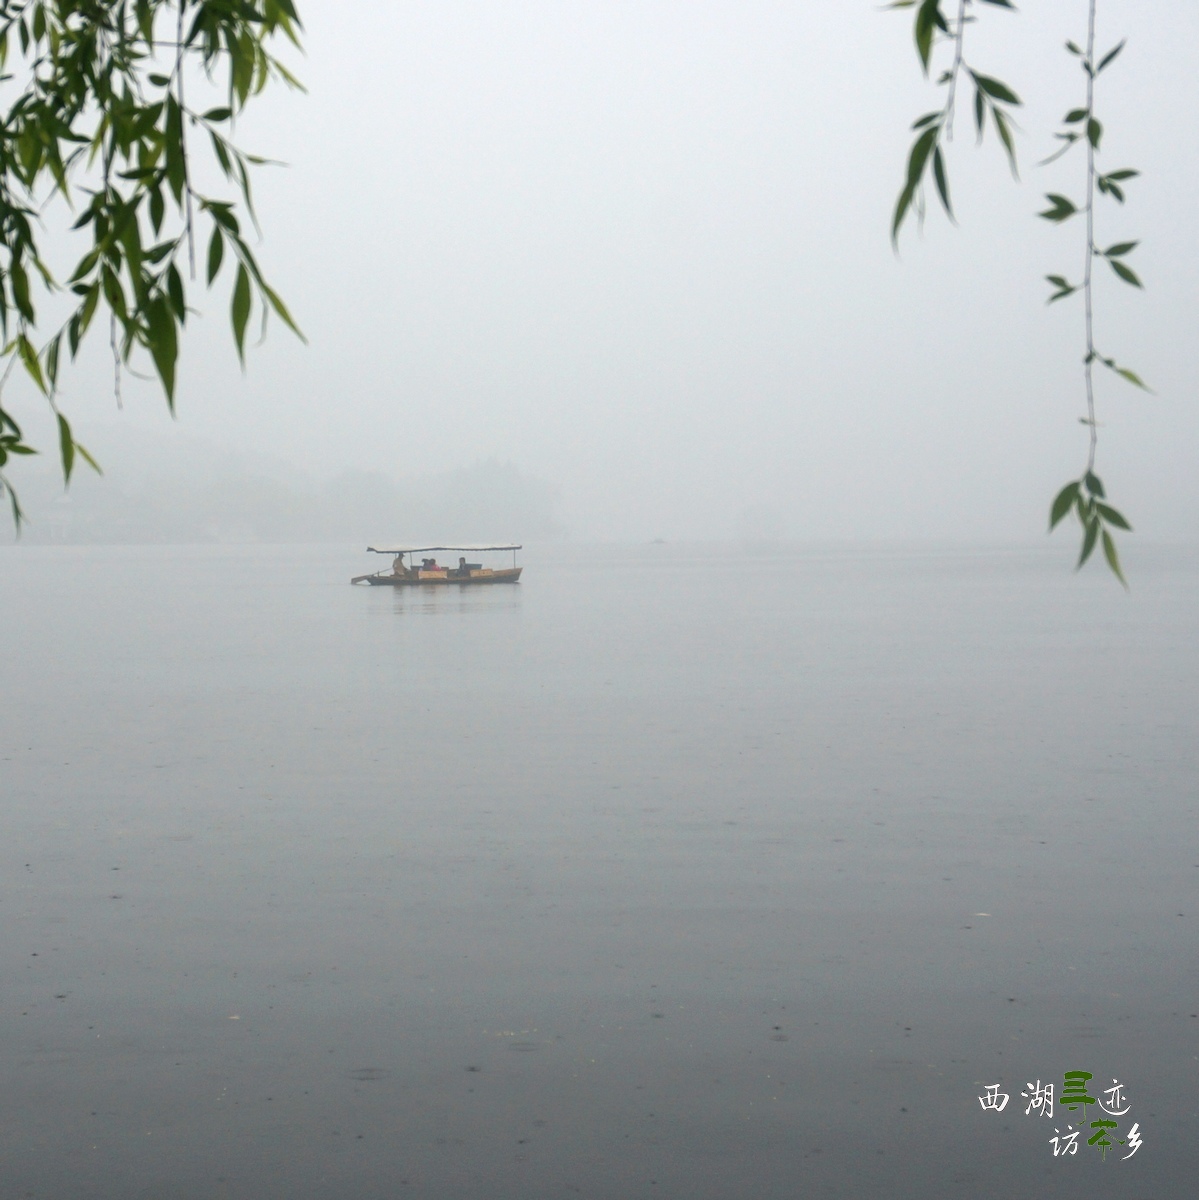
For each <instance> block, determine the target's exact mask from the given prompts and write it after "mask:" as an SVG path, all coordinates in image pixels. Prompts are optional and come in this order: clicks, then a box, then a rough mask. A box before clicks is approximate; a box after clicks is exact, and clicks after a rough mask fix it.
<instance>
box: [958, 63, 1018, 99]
mask: <svg viewBox="0 0 1199 1200" xmlns="http://www.w3.org/2000/svg"><path fill="white" fill-rule="evenodd" d="M970 77H971V78H972V79H973V80H974V82H975V83H976V84H977V85H978V86H979V88H981V89H982V91H984V92H986V93H987V95H988V96H990V97H991V98H992V99H993V100H999V101H1002V103H1004V104H1019V103H1020V97H1019V96H1017V95H1016V93H1015V92H1013V91H1012V89H1011V88H1010V87H1008V85H1007V84H1006V83H1004V82H1003V81H1002V80H999V79H993V78H992V77H991V76H990V75H979V74H978V73H977V72H976V71H971V72H970Z"/></svg>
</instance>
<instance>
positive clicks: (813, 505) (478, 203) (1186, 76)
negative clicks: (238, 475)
mask: <svg viewBox="0 0 1199 1200" xmlns="http://www.w3.org/2000/svg"><path fill="white" fill-rule="evenodd" d="M982 7H983V12H982V17H983V20H982V22H981V24H980V25H979V27H978V29H977V31H976V34H975V36H973V37H972V41H971V44H970V46H969V48H968V55H969V57H970V58H971V59H972V60H973V61H974V62H975V63H976V65H977V66H978V67H979V68H980V69H982V70H984V71H987V72H988V73H993V74H996V75H998V76H1000V77H1001V78H1004V79H1005V80H1007V81H1008V82H1009V83H1010V84H1011V85H1012V86H1013V87H1014V88H1015V89H1016V90H1017V91H1018V92H1019V93H1020V94H1021V95H1022V96H1023V97H1024V99H1025V100H1026V107H1025V109H1024V110H1023V112H1022V115H1021V116H1020V123H1021V125H1022V128H1023V133H1022V135H1021V137H1020V141H1019V151H1020V156H1021V163H1022V172H1021V173H1022V176H1023V183H1022V184H1020V185H1017V184H1014V183H1013V182H1012V180H1011V177H1010V174H1009V172H1008V170H1007V167H1006V165H1005V163H1004V161H1003V159H1002V157H1001V155H1000V154H999V152H998V148H997V146H996V145H995V143H994V140H993V137H990V136H989V137H988V142H987V144H986V145H984V146H983V148H982V150H981V151H978V150H976V149H975V148H974V146H973V133H972V122H971V119H970V116H969V106H968V104H967V105H965V106H963V109H962V113H961V119H960V121H959V123H958V129H959V136H958V138H957V140H956V142H955V144H954V147H953V151H954V152H953V155H952V162H951V183H952V186H953V190H954V195H955V201H956V206H957V209H958V215H959V220H960V225H959V227H958V228H956V229H955V228H953V227H952V226H950V225H949V224H948V222H947V221H946V220H945V219H944V217H943V216H942V215H941V214H940V213H939V212H936V213H933V214H932V215H931V217H930V220H929V221H928V223H927V226H926V230H925V233H924V235H923V236H920V235H919V234H918V233H917V232H916V230H915V229H914V228H913V229H911V230H910V231H908V232H907V233H906V234H905V236H904V238H903V243H902V253H901V256H900V257H896V256H895V255H894V254H893V253H892V250H891V247H890V244H889V240H888V226H889V217H890V211H891V207H892V204H893V202H894V196H895V192H896V190H897V187H898V184H899V182H900V176H901V170H902V165H903V162H904V160H905V157H906V153H907V148H908V145H909V133H908V127H909V125H910V123H911V121H912V119H913V118H914V117H916V116H918V115H919V114H921V113H923V112H925V111H928V110H929V109H930V108H932V107H934V106H935V104H936V103H937V96H936V95H935V94H934V91H935V89H933V88H932V87H931V86H930V85H926V84H924V83H923V82H922V81H921V79H920V75H919V68H918V64H917V62H916V59H915V56H914V54H913V52H912V49H911V41H910V32H909V29H910V20H909V17H908V15H907V14H895V13H885V12H882V11H880V10H879V7H878V6H876V5H873V4H870V3H866V2H864V0H863V2H859V0H835V2H834V3H827V2H817V0H790V2H783V0H736V2H735V3H733V2H726V0H720V2H715V0H713V2H702V0H688V2H683V0H675V2H667V0H629V2H622V0H595V2H575V0H488V2H485V3H484V2H475V3H465V2H459V0H426V2H422V3H409V2H405V0H377V2H366V0H354V2H341V3H330V2H329V0H324V2H322V0H301V4H300V8H301V15H302V17H303V19H304V22H305V26H306V31H307V32H306V38H305V41H306V50H307V54H306V56H305V57H304V58H303V59H300V58H299V57H298V56H296V55H292V60H295V65H296V70H297V72H298V73H299V74H300V75H301V77H302V78H303V79H304V81H305V83H306V85H307V87H308V94H307V95H299V94H295V93H288V92H286V91H283V90H280V91H279V92H278V94H276V95H274V96H272V97H268V98H267V99H265V100H263V101H260V102H259V105H258V108H257V111H256V112H252V113H251V114H250V115H249V116H248V118H247V119H246V120H245V121H243V122H242V124H241V127H240V131H239V133H240V136H239V140H240V142H241V143H242V145H243V146H244V147H245V148H247V149H249V150H251V151H254V152H258V153H263V154H266V155H268V156H270V157H274V158H279V159H282V160H285V161H286V162H287V163H288V164H290V165H289V166H288V167H287V168H286V169H266V168H264V169H263V170H262V171H260V172H259V176H258V180H257V184H256V195H257V199H258V206H259V213H260V217H261V221H262V226H263V230H264V241H263V243H262V246H261V261H262V263H263V266H264V269H265V271H266V273H267V275H268V278H270V279H271V280H272V281H273V282H274V283H275V284H276V286H277V288H278V290H279V291H280V292H281V293H282V294H283V295H284V296H285V297H286V299H287V300H288V302H289V304H290V306H291V309H292V311H293V313H294V314H295V316H296V318H297V320H298V321H299V323H300V324H301V325H302V326H303V328H304V329H305V331H306V333H307V334H308V337H309V343H310V344H309V346H308V347H307V348H305V347H304V346H302V345H300V344H299V343H298V342H297V341H296V340H295V339H294V338H292V337H291V336H290V335H289V334H287V333H286V331H285V330H284V329H283V328H282V326H281V325H279V324H278V323H276V324H275V325H274V327H273V328H272V330H271V332H270V334H269V336H268V339H267V342H266V344H265V345H264V346H262V347H261V348H258V349H255V350H253V351H252V353H251V354H250V356H249V364H248V369H247V371H246V373H245V375H244V376H243V375H242V373H241V372H240V370H239V368H238V366H237V360H236V356H235V354H234V352H233V348H232V341H231V337H230V335H229V331H228V320H227V316H226V313H227V292H226V291H225V290H224V288H222V289H220V291H219V293H218V294H216V295H213V296H211V297H208V298H206V299H205V301H204V313H205V316H204V319H203V320H202V321H196V322H194V323H192V324H190V325H189V332H188V336H187V340H186V341H185V343H184V347H183V354H182V361H181V385H180V398H179V420H178V423H177V425H176V426H175V429H176V431H181V432H182V433H183V434H184V435H185V436H188V435H191V436H196V437H201V438H205V439H208V440H209V441H211V442H215V443H217V444H219V445H222V446H228V447H231V448H237V449H239V450H242V451H251V452H261V453H264V454H270V455H272V456H274V457H275V458H277V459H283V460H286V461H288V462H291V463H294V464H295V465H296V466H297V467H299V468H301V469H302V470H304V471H306V472H312V473H316V474H318V475H322V476H331V475H334V474H336V473H338V472H340V471H343V470H345V469H346V468H362V469H366V470H377V471H383V472H387V473H388V474H391V475H394V476H396V477H401V478H402V477H405V476H410V475H414V474H427V473H430V472H436V471H442V470H448V469H453V468H458V467H463V466H468V465H470V464H472V463H475V462H478V461H479V460H484V459H491V458H498V459H500V460H504V461H511V462H512V463H515V464H516V465H517V466H519V468H520V469H521V470H522V471H525V472H527V473H529V474H531V475H533V476H537V477H540V478H542V479H545V480H548V481H550V482H551V483H553V484H555V485H556V486H557V487H558V488H559V489H560V494H561V502H560V508H561V513H560V516H561V520H562V523H563V524H564V525H565V526H566V527H567V528H568V529H569V530H570V531H571V534H572V535H573V536H575V537H600V538H635V539H644V538H650V537H655V536H662V537H667V538H671V539H674V538H683V537H691V538H695V537H705V536H715V537H728V536H730V535H733V534H736V533H738V532H741V533H750V532H753V531H754V530H755V529H762V530H763V531H765V532H770V533H783V534H786V535H790V536H796V537H802V538H870V539H873V538H891V537H902V538H968V539H980V540H982V539H985V540H995V539H1020V540H1024V539H1028V538H1035V537H1038V536H1040V535H1041V532H1042V531H1043V529H1044V524H1045V516H1046V512H1047V508H1048V503H1049V500H1050V498H1051V496H1052V494H1053V492H1054V491H1055V490H1056V488H1057V487H1058V486H1059V485H1060V484H1062V483H1064V482H1065V481H1066V480H1067V479H1068V478H1070V477H1072V476H1075V475H1077V474H1078V473H1079V472H1080V470H1081V468H1082V466H1083V463H1084V462H1085V430H1084V429H1083V427H1082V426H1081V425H1079V424H1078V423H1077V418H1078V417H1079V416H1080V415H1082V413H1083V411H1084V409H1083V399H1082V390H1081V372H1080V370H1079V362H1080V359H1081V354H1082V350H1081V337H1082V332H1081V311H1080V308H1079V306H1078V305H1077V304H1076V303H1072V302H1066V303H1063V304H1058V305H1055V306H1054V307H1053V308H1049V309H1047V308H1046V307H1045V304H1044V300H1045V296H1046V295H1047V288H1046V285H1045V284H1044V283H1043V276H1044V275H1046V274H1047V273H1057V272H1060V273H1063V274H1067V275H1078V274H1079V273H1080V265H1081V258H1082V252H1081V246H1080V237H1081V234H1082V228H1081V225H1080V224H1078V223H1077V222H1076V223H1073V224H1067V225H1066V226H1064V227H1061V228H1052V227H1050V226H1049V225H1048V224H1047V223H1046V222H1043V221H1037V220H1036V219H1035V218H1034V216H1033V215H1032V214H1034V213H1035V211H1036V209H1037V208H1038V207H1039V206H1041V205H1040V199H1041V196H1042V193H1043V192H1045V191H1046V190H1052V191H1065V192H1067V193H1073V194H1078V192H1079V180H1080V176H1081V170H1082V165H1083V159H1082V157H1081V154H1079V155H1078V156H1077V157H1076V158H1069V159H1067V160H1065V161H1064V162H1062V163H1059V164H1057V165H1055V166H1052V167H1047V168H1041V167H1038V166H1036V161H1037V160H1038V159H1040V158H1043V157H1044V156H1045V155H1046V154H1047V153H1048V152H1049V151H1050V150H1051V148H1052V141H1051V134H1052V132H1053V129H1054V128H1055V122H1056V120H1057V119H1058V118H1060V116H1061V114H1062V113H1063V112H1064V111H1065V110H1066V108H1068V107H1072V106H1073V105H1075V104H1076V103H1079V102H1081V97H1082V94H1083V93H1082V86H1083V79H1082V75H1081V73H1080V72H1079V71H1078V68H1077V66H1076V64H1075V63H1074V62H1073V60H1071V59H1069V58H1068V57H1067V56H1066V54H1065V53H1064V51H1063V50H1062V43H1063V42H1064V41H1065V39H1066V38H1067V37H1073V38H1075V39H1076V40H1081V39H1082V37H1083V36H1084V34H1085V27H1084V23H1085V4H1084V3H1083V2H1082V0H1071V2H1069V3H1067V2H1065V0H1058V2H1055V3H1052V4H1033V3H1029V4H1028V5H1027V9H1028V11H1025V12H1020V13H1018V14H1015V15H1012V14H1008V13H1005V12H1003V11H1001V10H997V9H992V8H990V7H988V6H982ZM1125 35H1128V37H1129V45H1128V48H1127V49H1126V51H1125V53H1124V55H1123V57H1122V58H1121V59H1120V60H1119V62H1118V63H1117V64H1116V65H1115V66H1113V67H1112V69H1111V70H1110V72H1108V73H1107V74H1105V75H1104V76H1103V79H1102V88H1101V91H1100V94H1099V100H1098V114H1099V116H1100V118H1101V119H1103V120H1104V121H1105V124H1106V128H1107V132H1106V135H1105V142H1104V153H1103V155H1102V159H1101V162H1102V166H1103V167H1105V168H1106V169H1114V168H1116V167H1123V166H1130V167H1136V168H1139V169H1140V170H1141V171H1142V172H1143V178H1141V179H1140V180H1136V181H1134V182H1133V184H1132V185H1131V186H1130V188H1129V202H1128V204H1127V206H1126V207H1125V208H1124V209H1120V208H1118V207H1117V206H1116V205H1114V204H1111V203H1107V204H1105V205H1104V206H1103V207H1102V209H1101V210H1100V213H1099V225H1098V237H1099V240H1100V241H1101V243H1103V244H1108V243H1111V242H1115V241H1119V240H1126V239H1128V240H1131V239H1135V238H1141V239H1143V245H1142V246H1141V247H1140V248H1139V249H1138V250H1137V251H1136V252H1135V254H1134V256H1133V257H1132V258H1131V259H1130V260H1129V261H1130V263H1131V264H1132V265H1133V266H1135V267H1136V268H1137V270H1138V271H1139V272H1140V273H1141V275H1142V277H1143V278H1144V279H1145V281H1146V284H1147V289H1146V291H1145V293H1144V294H1138V293H1134V292H1133V291H1132V290H1131V289H1128V288H1125V287H1122V286H1120V285H1118V284H1116V282H1115V281H1114V279H1113V278H1111V277H1110V273H1108V272H1106V270H1105V271H1104V272H1103V273H1101V274H1099V275H1098V277H1097V278H1098V288H1097V299H1096V306H1097V316H1096V330H1097V338H1098V340H1099V343H1100V346H1101V348H1102V349H1104V350H1105V351H1106V352H1107V353H1110V354H1113V355H1115V356H1116V357H1117V358H1118V359H1120V360H1121V361H1126V362H1127V363H1128V364H1129V365H1131V366H1133V367H1135V368H1136V369H1137V370H1138V371H1140V372H1141V373H1142V374H1143V375H1144V376H1145V377H1146V379H1148V380H1149V381H1150V382H1151V384H1152V385H1153V386H1154V388H1155V390H1156V392H1157V395H1156V396H1144V395H1142V394H1139V393H1137V392H1135V391H1134V390H1133V389H1131V388H1129V387H1127V386H1124V385H1120V386H1116V382H1115V381H1110V382H1109V380H1108V379H1107V378H1104V379H1102V380H1101V381H1100V390H1099V404H1100V417H1101V420H1102V421H1103V422H1104V428H1103V431H1102V441H1101V446H1100V459H1099V471H1100V474H1101V475H1102V476H1103V478H1104V480H1105V482H1106V483H1107V485H1108V490H1109V493H1110V494H1111V495H1112V497H1113V499H1114V501H1115V502H1116V503H1117V504H1118V506H1119V507H1121V508H1123V509H1125V511H1126V512H1127V513H1128V514H1129V516H1130V517H1131V519H1132V521H1133V524H1134V526H1136V528H1137V530H1138V534H1139V535H1141V536H1144V537H1145V538H1146V539H1153V540H1163V539H1173V538H1193V537H1195V536H1199V482H1197V479H1199V476H1197V472H1196V470H1195V464H1196V462H1197V461H1199V456H1197V453H1196V452H1197V450H1199V415H1197V413H1196V405H1195V391H1196V389H1195V370H1194V367H1193V365H1192V353H1193V343H1194V336H1193V325H1194V322H1195V315H1196V312H1197V311H1199V308H1197V305H1196V300H1197V296H1196V291H1197V289H1199V259H1197V254H1196V250H1197V240H1199V239H1197V234H1196V226H1195V219H1194V213H1193V208H1194V197H1195V195H1196V182H1197V180H1199V171H1197V167H1196V146H1195V140H1194V137H1193V134H1192V133H1191V129H1190V127H1191V116H1190V114H1192V113H1193V112H1194V111H1195V110H1196V92H1197V91H1199V81H1197V75H1196V72H1195V71H1194V53H1195V47H1196V46H1197V45H1199V6H1196V5H1194V4H1193V3H1191V2H1183V0H1161V2H1159V3H1157V4H1154V5H1152V6H1146V5H1144V4H1140V5H1138V4H1134V3H1131V2H1130V0H1119V2H1117V0H1102V3H1101V24H1100V41H1101V43H1103V44H1105V45H1106V44H1108V43H1111V42H1114V41H1116V40H1118V39H1119V38H1120V37H1123V36H1125ZM967 99H968V97H967ZM104 350H105V347H103V345H102V344H101V342H100V340H97V342H96V344H95V346H94V347H93V349H92V350H91V351H90V352H89V354H88V355H87V357H86V360H85V361H84V362H83V363H82V365H80V366H79V367H78V368H76V370H75V371H74V372H73V373H71V374H69V375H67V377H66V379H65V385H64V388H63V391H64V396H63V404H64V407H65V408H66V410H67V411H68V412H69V413H71V414H72V415H73V416H76V417H78V418H80V419H81V420H82V421H87V422H99V421H105V422H111V421H118V420H119V421H120V422H121V423H123V424H127V425H129V426H137V427H138V428H139V429H144V428H149V429H162V430H163V431H164V432H165V431H166V430H167V429H168V428H169V427H170V425H171V422H170V420H169V418H168V417H167V416H166V414H165V406H164V404H163V403H162V401H161V399H160V398H159V396H158V395H157V394H156V393H155V392H154V390H153V389H152V388H151V387H149V386H146V385H137V384H136V383H131V384H130V386H129V387H128V388H127V391H126V407H125V410H124V412H123V413H120V414H118V413H117V412H116V411H115V406H114V403H113V398H112V394H111V382H110V381H111V364H110V363H108V362H107V360H106V358H105V354H104ZM21 408H22V411H26V412H29V411H32V408H26V407H25V406H24V405H22V406H21ZM28 427H29V432H30V434H31V436H33V437H34V438H35V440H37V439H40V441H41V443H42V444H46V443H48V442H50V440H51V439H50V436H49V427H48V425H46V424H45V423H44V422H42V423H39V421H38V420H32V419H31V420H30V421H29V426H28ZM16 478H17V480H18V482H19V475H18V476H17V477H16ZM513 536H520V531H518V530H514V531H513ZM1061 536H1063V542H1064V541H1065V536H1064V535H1061ZM1073 537H1074V535H1073V534H1070V535H1069V539H1070V541H1071V542H1072V541H1073ZM1063 553H1066V546H1065V545H1063Z"/></svg>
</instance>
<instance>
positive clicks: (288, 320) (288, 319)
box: [261, 283, 308, 345]
mask: <svg viewBox="0 0 1199 1200" xmlns="http://www.w3.org/2000/svg"><path fill="white" fill-rule="evenodd" d="M261 286H262V291H263V293H264V295H265V296H266V298H267V300H268V301H269V303H270V306H271V308H273V309H274V310H275V312H276V313H278V314H279V318H280V319H281V320H282V321H283V322H284V324H286V326H287V327H288V329H290V330H291V331H292V333H294V334H295V335H296V337H298V338H299V339H300V341H302V342H303V343H304V344H305V345H307V344H308V339H307V338H306V337H305V336H304V334H303V333H302V332H301V331H300V327H299V326H298V325H297V324H296V323H295V321H293V320H292V316H291V313H290V312H288V311H287V305H286V304H284V303H283V301H282V300H281V299H280V298H279V297H278V296H277V295H276V294H275V292H274V290H273V289H272V288H269V287H267V285H266V284H265V283H263V284H262V285H261Z"/></svg>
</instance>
